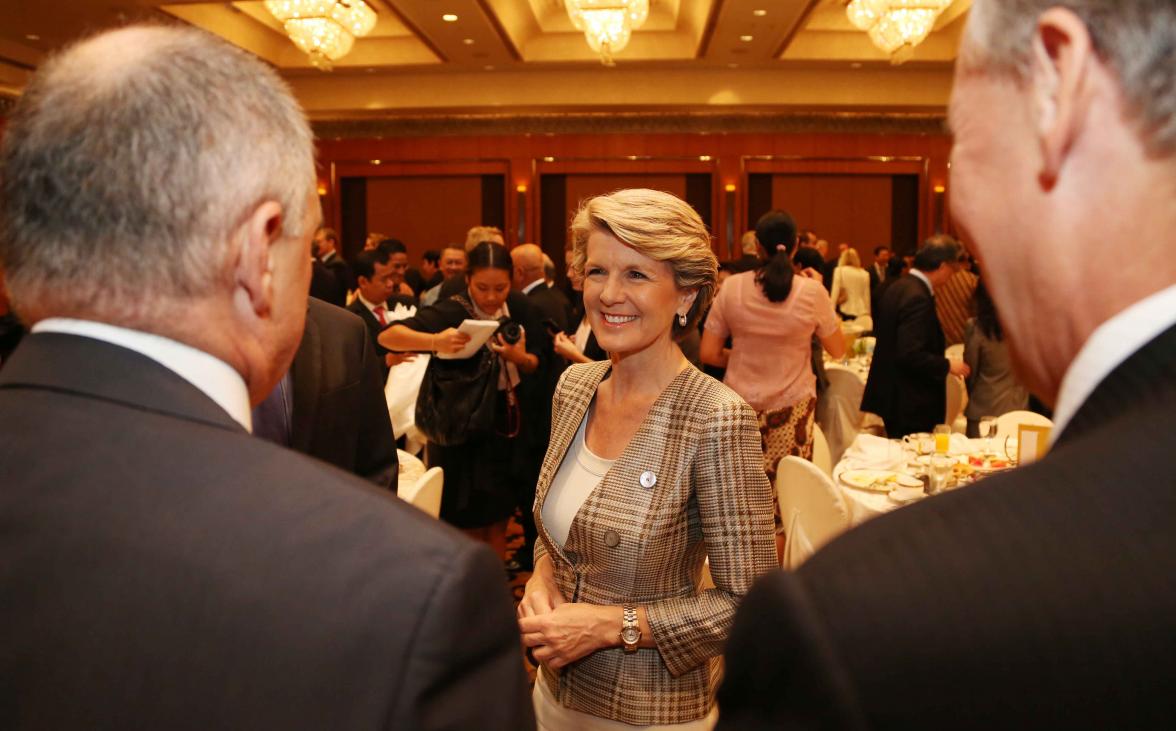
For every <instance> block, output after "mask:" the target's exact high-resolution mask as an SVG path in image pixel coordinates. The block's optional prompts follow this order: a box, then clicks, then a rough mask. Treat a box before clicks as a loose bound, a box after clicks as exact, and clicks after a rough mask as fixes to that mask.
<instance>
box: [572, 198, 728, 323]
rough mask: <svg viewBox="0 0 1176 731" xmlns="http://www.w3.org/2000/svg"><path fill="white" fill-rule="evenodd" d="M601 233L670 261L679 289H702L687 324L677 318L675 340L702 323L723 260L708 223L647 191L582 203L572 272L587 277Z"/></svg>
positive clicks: (681, 204)
mask: <svg viewBox="0 0 1176 731" xmlns="http://www.w3.org/2000/svg"><path fill="white" fill-rule="evenodd" d="M597 231H599V232H601V233H606V234H611V235H613V236H615V237H616V238H617V239H618V240H620V241H621V242H622V243H623V244H625V245H626V246H628V247H630V248H632V249H634V250H636V251H638V252H640V253H641V254H644V255H645V256H648V257H649V258H650V259H653V260H654V261H664V262H666V263H667V264H669V265H670V268H671V269H672V270H673V272H674V283H675V284H676V285H677V286H678V289H686V290H690V289H693V290H697V291H698V296H697V297H695V298H694V304H693V305H692V306H691V307H690V312H689V313H688V314H687V316H686V324H685V325H680V324H678V321H677V320H676V319H675V320H674V331H673V332H674V337H675V338H680V337H682V336H683V335H685V334H686V333H687V332H689V330H690V328H693V327H696V326H697V325H698V320H699V319H700V318H701V317H702V313H703V312H706V310H707V308H708V307H709V306H710V303H711V299H712V298H713V297H714V294H715V284H716V282H717V281H718V275H719V260H718V258H717V257H715V253H714V251H712V250H711V237H710V232H709V231H707V230H706V224H704V223H703V222H702V219H701V218H699V216H698V213H697V212H695V210H694V209H693V208H691V207H690V205H689V204H688V203H686V202H685V201H683V200H681V199H679V198H676V197H675V196H672V195H670V194H669V193H663V192H661V191H659V190H648V189H646V188H631V189H628V190H618V191H614V192H612V193H609V194H608V195H599V196H596V197H595V198H589V199H588V200H586V201H584V202H583V203H581V204H580V209H579V210H578V211H576V216H575V218H573V219H572V270H573V271H574V272H575V273H576V275H577V276H580V277H583V276H584V261H585V259H587V257H588V237H589V236H591V235H592V234H593V233H594V232H597Z"/></svg>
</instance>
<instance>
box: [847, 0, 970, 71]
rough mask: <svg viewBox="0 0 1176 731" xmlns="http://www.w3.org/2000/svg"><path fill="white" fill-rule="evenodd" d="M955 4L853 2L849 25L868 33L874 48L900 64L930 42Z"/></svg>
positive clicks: (932, 0)
mask: <svg viewBox="0 0 1176 731" xmlns="http://www.w3.org/2000/svg"><path fill="white" fill-rule="evenodd" d="M952 2H953V0H849V2H848V3H847V4H846V6H845V14H846V16H848V17H849V22H851V23H853V24H854V25H855V26H856V27H857V28H859V29H861V30H864V31H866V34H867V35H869V37H870V40H871V41H873V43H874V45H875V46H877V47H878V48H879V49H881V50H882V51H883V52H884V53H887V54H889V55H890V62H891V63H893V64H900V63H902V62H904V61H906V60H907V59H908V58H910V56H911V52H912V51H913V50H914V47H915V46H917V45H919V44H920V43H922V42H923V41H924V40H926V38H927V36H928V34H930V33H931V29H932V28H933V27H935V21H936V20H937V19H938V18H939V16H940V14H941V13H943V11H944V10H947V8H948V7H950V6H951V4H952Z"/></svg>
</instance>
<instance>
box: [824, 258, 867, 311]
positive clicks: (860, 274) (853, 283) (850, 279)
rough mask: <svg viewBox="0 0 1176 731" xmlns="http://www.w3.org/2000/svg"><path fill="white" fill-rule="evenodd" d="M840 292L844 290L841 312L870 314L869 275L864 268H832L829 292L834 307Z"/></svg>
mask: <svg viewBox="0 0 1176 731" xmlns="http://www.w3.org/2000/svg"><path fill="white" fill-rule="evenodd" d="M842 292H845V304H843V305H841V311H842V312H844V313H845V314H847V315H853V316H854V317H861V316H862V315H868V314H870V275H869V273H868V272H866V270H865V269H862V268H861V267H851V266H843V267H837V268H836V269H834V270H833V288H832V290H831V291H830V293H829V299H831V300H833V306H834V307H836V306H837V300H838V298H839V297H840V295H841V293H842Z"/></svg>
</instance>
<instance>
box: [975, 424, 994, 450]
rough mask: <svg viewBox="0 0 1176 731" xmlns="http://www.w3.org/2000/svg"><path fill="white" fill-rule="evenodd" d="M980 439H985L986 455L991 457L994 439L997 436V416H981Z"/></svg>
mask: <svg viewBox="0 0 1176 731" xmlns="http://www.w3.org/2000/svg"><path fill="white" fill-rule="evenodd" d="M978 427H979V432H980V437H981V438H982V439H984V454H986V455H991V454H993V452H992V438H993V437H995V436H996V417H995V416H981V417H980V423H979V425H978Z"/></svg>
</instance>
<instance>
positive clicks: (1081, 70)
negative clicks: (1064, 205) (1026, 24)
mask: <svg viewBox="0 0 1176 731" xmlns="http://www.w3.org/2000/svg"><path fill="white" fill-rule="evenodd" d="M1093 61H1094V55H1093V48H1092V46H1091V41H1090V32H1089V31H1088V30H1087V28H1086V24H1085V23H1083V22H1082V19H1081V18H1079V17H1078V16H1077V15H1075V14H1074V13H1073V12H1072V11H1070V10H1067V9H1065V8H1050V9H1049V10H1046V11H1045V12H1044V13H1042V14H1041V16H1040V17H1039V18H1038V19H1037V29H1036V32H1035V33H1034V34H1033V55H1032V74H1031V82H1032V85H1033V98H1034V103H1035V107H1036V110H1035V111H1036V114H1037V120H1036V121H1037V137H1038V142H1039V144H1040V145H1041V158H1042V169H1041V171H1040V175H1041V178H1042V180H1043V181H1044V182H1045V183H1046V184H1047V185H1050V186H1052V185H1053V182H1054V181H1055V180H1056V179H1057V178H1058V176H1059V175H1060V174H1061V171H1062V166H1063V165H1064V163H1065V160H1066V156H1067V154H1068V153H1069V151H1070V148H1071V147H1072V146H1073V144H1074V140H1075V139H1076V138H1077V137H1078V135H1079V134H1080V133H1081V131H1082V126H1083V124H1084V123H1085V117H1086V109H1087V103H1088V101H1089V100H1088V97H1087V94H1088V92H1089V72H1090V64H1091V63H1092V62H1093Z"/></svg>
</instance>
